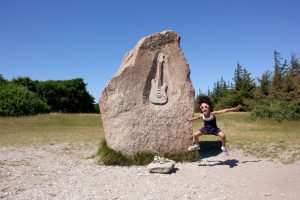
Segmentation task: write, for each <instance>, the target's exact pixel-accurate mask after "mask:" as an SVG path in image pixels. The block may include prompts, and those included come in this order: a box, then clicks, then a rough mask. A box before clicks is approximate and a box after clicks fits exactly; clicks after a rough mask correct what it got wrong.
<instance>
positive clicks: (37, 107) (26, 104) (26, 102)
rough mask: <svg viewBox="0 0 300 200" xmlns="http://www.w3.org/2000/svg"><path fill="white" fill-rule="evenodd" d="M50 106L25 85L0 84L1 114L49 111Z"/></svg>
mask: <svg viewBox="0 0 300 200" xmlns="http://www.w3.org/2000/svg"><path fill="white" fill-rule="evenodd" d="M49 112H50V108H49V106H48V105H47V104H46V103H45V102H44V101H43V100H42V99H40V98H39V96H38V95H37V94H35V93H33V92H30V91H29V90H28V89H27V88H25V87H23V86H18V85H14V84H6V85H1V86H0V115H1V116H20V115H33V114H39V113H49Z"/></svg>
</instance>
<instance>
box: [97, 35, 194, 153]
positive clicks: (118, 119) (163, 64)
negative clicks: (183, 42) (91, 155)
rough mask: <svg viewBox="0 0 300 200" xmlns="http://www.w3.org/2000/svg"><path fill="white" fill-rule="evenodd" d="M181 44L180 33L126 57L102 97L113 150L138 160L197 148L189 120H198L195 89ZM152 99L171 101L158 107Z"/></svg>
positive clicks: (151, 39)
mask: <svg viewBox="0 0 300 200" xmlns="http://www.w3.org/2000/svg"><path fill="white" fill-rule="evenodd" d="M179 43H180V37H179V36H178V35H177V34H176V33H175V32H174V31H164V32H161V33H155V34H152V35H150V36H147V37H144V38H142V39H141V40H140V41H139V42H138V44H137V45H136V46H135V48H134V49H133V50H131V51H130V52H129V53H127V54H126V56H125V58H124V60H123V62H122V64H121V66H120V68H119V70H118V71H117V73H116V74H115V75H114V77H113V78H112V79H111V80H110V82H109V84H108V85H107V86H106V87H105V89H104V91H103V92H102V95H101V98H100V110H101V117H102V120H103V126H104V132H105V138H106V141H107V144H108V146H109V147H110V148H112V149H114V150H117V151H121V152H122V153H123V154H125V155H133V154H135V153H137V152H154V153H160V152H174V151H186V149H187V147H188V146H189V145H190V144H191V143H192V141H191V134H192V124H191V123H189V122H187V120H186V119H187V118H190V117H191V116H192V115H193V100H194V89H193V86H192V83H191V80H190V70H189V66H188V64H187V61H186V59H185V57H184V55H183V52H182V50H181V48H180V44H179ZM153 92H154V94H153ZM150 96H154V98H152V99H154V100H157V98H166V99H164V100H163V101H160V102H158V103H155V102H153V101H150Z"/></svg>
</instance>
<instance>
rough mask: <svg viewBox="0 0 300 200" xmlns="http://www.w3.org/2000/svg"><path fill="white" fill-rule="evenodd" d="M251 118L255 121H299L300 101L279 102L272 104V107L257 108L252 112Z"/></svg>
mask: <svg viewBox="0 0 300 200" xmlns="http://www.w3.org/2000/svg"><path fill="white" fill-rule="evenodd" d="M251 116H252V117H253V118H254V119H256V118H261V119H271V120H275V121H283V120H298V119H300V101H299V100H298V101H292V102H283V101H277V102H274V103H272V104H271V105H270V106H268V105H262V106H256V107H255V108H254V109H253V110H252V112H251Z"/></svg>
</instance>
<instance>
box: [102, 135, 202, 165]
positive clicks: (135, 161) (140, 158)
mask: <svg viewBox="0 0 300 200" xmlns="http://www.w3.org/2000/svg"><path fill="white" fill-rule="evenodd" d="M98 155H99V156H100V160H99V162H100V163H102V164H104V165H121V166H130V165H147V164H149V163H150V162H152V160H153V158H154V156H155V155H157V154H154V153H150V152H141V153H137V154H135V155H133V156H125V155H123V154H122V153H121V152H119V151H115V150H113V149H111V148H109V147H108V146H107V143H106V140H105V139H104V138H103V139H102V141H101V144H100V148H99V151H98ZM159 156H160V157H165V158H169V159H171V160H174V161H176V162H195V161H197V160H199V156H198V153H197V152H170V153H160V154H159Z"/></svg>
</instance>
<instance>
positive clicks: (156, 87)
mask: <svg viewBox="0 0 300 200" xmlns="http://www.w3.org/2000/svg"><path fill="white" fill-rule="evenodd" d="M163 61H164V56H163V54H162V53H160V54H159V55H158V59H157V71H156V73H157V74H156V77H157V80H155V79H152V80H151V90H150V96H149V99H150V101H151V102H152V103H153V104H165V103H167V101H168V96H167V87H168V86H167V84H166V83H163V84H162V77H163V75H162V67H163Z"/></svg>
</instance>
